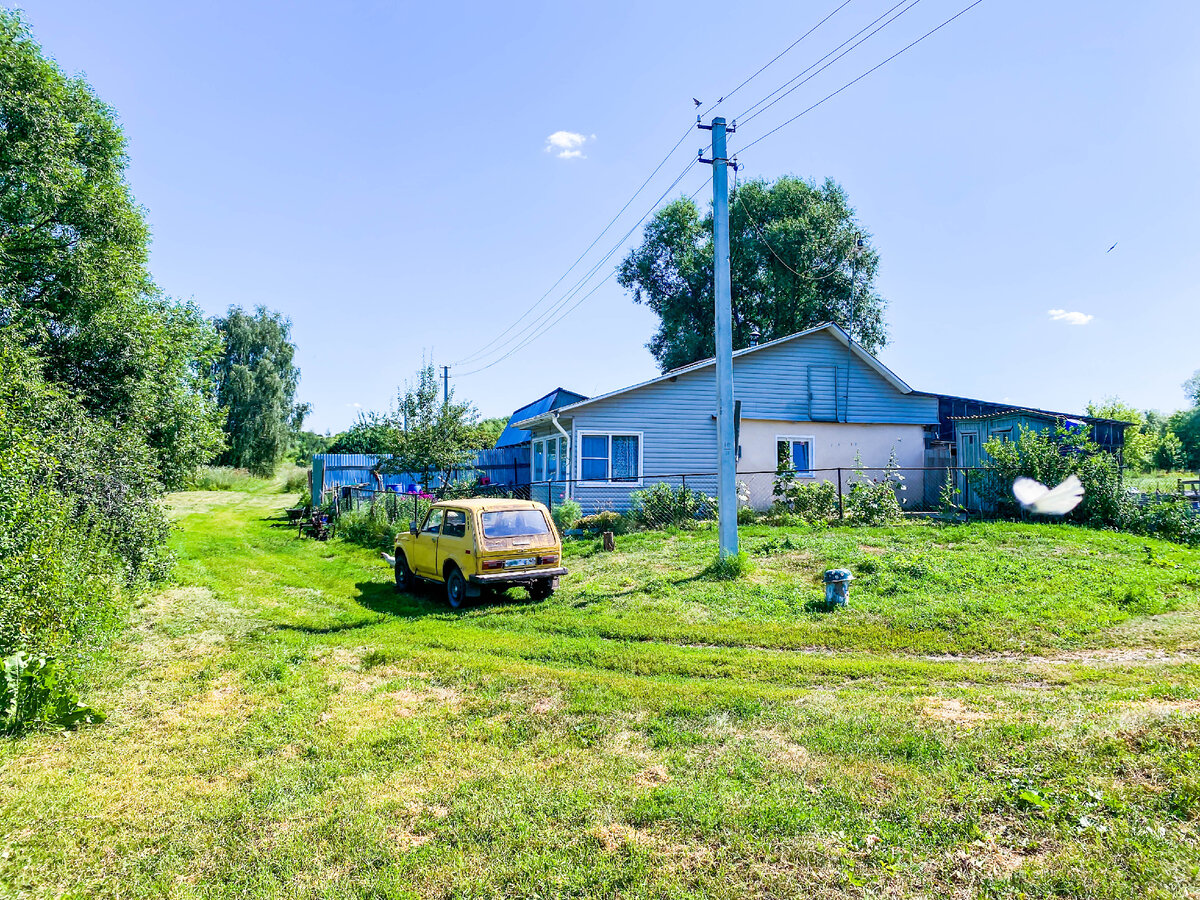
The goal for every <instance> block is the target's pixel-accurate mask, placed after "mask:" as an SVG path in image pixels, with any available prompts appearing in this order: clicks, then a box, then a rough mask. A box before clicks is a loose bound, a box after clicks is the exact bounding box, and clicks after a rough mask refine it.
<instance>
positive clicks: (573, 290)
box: [464, 160, 695, 374]
mask: <svg viewBox="0 0 1200 900" xmlns="http://www.w3.org/2000/svg"><path fill="white" fill-rule="evenodd" d="M694 162H695V160H689V161H688V163H687V165H685V166H684V168H683V171H681V172H680V173H679V175H678V176H676V178H675V180H674V181H673V182H672V184H671V187H668V188H667V191H666V192H664V194H663V195H662V196H663V197H665V196H666V193H669V192H670V190H671V188H673V187H674V186H675V185H676V184H678V183H679V182H680V180H682V178H683V176H684V175H686V174H687V172H688V170H689V169H690V168H691V166H692V164H693V163H694ZM661 200H662V197H660V198H659V200H656V201H655V202H654V204H652V205H651V207H650V209H648V210H647V211H646V212H645V213H644V214H643V215H642V218H641V219H639V220H638V221H637V223H635V224H634V225H633V228H631V229H630V230H629V231H628V232H626V234H624V235H623V236H622V237H620V238H618V239H617V242H616V243H615V244H613V246H612V247H610V248H609V250H608V252H607V253H605V254H604V255H603V256H602V257H600V259H598V260H597V261H596V262H595V263H593V264H592V266H591V268H589V269H588V270H587V271H586V272H584V273H583V275H581V276H580V277H579V279H578V280H577V281H576V282H575V283H574V284H573V285H572V286H571V287H570V288H569V289H568V290H567V291H566V293H565V294H564V295H563V296H561V297H559V298H558V299H557V300H556V301H555V302H554V303H553V304H551V305H550V306H549V307H547V308H546V309H545V310H543V311H542V312H541V313H540V314H539V315H538V316H537V317H536V318H534V319H532V320H531V321H530V322H529V324H528V325H527V326H526V328H525V329H523V330H522V332H520V333H518V334H515V335H513V336H512V337H509V338H508V339H507V340H505V341H503V342H502V343H501V344H499V345H498V346H497V347H495V348H494V349H493V350H491V351H490V352H488V353H485V354H483V357H481V358H487V357H488V356H494V355H495V354H497V353H501V352H503V350H504V348H505V347H506V346H508V345H510V344H512V343H513V342H514V341H522V340H523V339H524V338H525V337H526V336H527V335H528V334H529V333H530V332H531V331H534V330H536V329H538V328H539V327H540V325H541V323H543V322H544V321H545V320H546V319H547V318H549V317H550V316H553V315H554V314H555V313H556V312H558V310H560V309H562V307H563V306H564V305H566V304H567V303H568V302H570V301H571V300H572V299H573V298H574V297H575V296H576V295H577V294H578V293H579V292H580V291H581V290H583V288H584V286H585V285H586V284H587V282H589V281H590V280H591V279H592V278H593V276H595V274H596V273H597V272H598V271H599V270H600V268H601V267H603V265H604V264H605V263H606V262H608V260H609V259H611V258H612V256H613V255H614V254H615V253H616V252H617V251H618V250H620V249H621V247H622V246H623V244H624V242H625V241H626V240H627V239H628V237H629V235H630V234H632V233H633V230H634V229H636V228H637V226H638V225H639V224H641V223H642V222H644V221H645V220H646V217H647V216H649V215H650V213H651V212H653V211H654V209H655V208H657V205H658V203H659V202H660V201H661ZM488 365H489V366H490V365H492V364H491V363H489V364H488ZM484 368H486V367H484ZM478 371H482V369H473V370H471V373H474V372H478ZM471 373H464V374H471Z"/></svg>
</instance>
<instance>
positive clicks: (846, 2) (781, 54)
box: [700, 0, 854, 117]
mask: <svg viewBox="0 0 1200 900" xmlns="http://www.w3.org/2000/svg"><path fill="white" fill-rule="evenodd" d="M853 2H854V0H844V2H843V3H842V4H841V5H840V6H838V7H837V8H836V9H834V11H833V12H831V13H829V14H828V15H827V16H825V18H823V19H822V20H821V21H820V22H818V23H817V24H816V25H814V26H813V27H812V28H810V29H808V31H806V32H804V34H802V35H800V37H798V38H796V39H795V40H794V41H792V42H791V43H790V44H788V45H787V46H786V47H785V48H783V50H782V51H780V52H779V53H778V54H777V55H776V56H775V58H774V59H772V60H771V61H770V62H768V63H767V64H766V65H765V66H763V67H762V68H760V69H759V70H758V71H757V72H755V73H754V74H753V75H751V76H750V77H749V78H747V79H746V80H745V81H743V82H742V83H741V84H739V85H738V86H737V87H735V88H734V89H733V90H732V91H730V92H729V93H728V94H725V95H724V96H723V97H721V99H720V100H718V101H717V102H716V103H713V104H711V105H709V107H708V108H707V109H705V110H704V111H703V112H701V113H700V115H701V117H703V116H707V115H708V114H709V113H710V112H712V111H713V110H714V109H716V108H717V107H718V106H720V105H721V104H722V103H724V102H725V101H726V100H728V99H729V98H730V97H732V96H733V95H734V94H736V93H737V92H738V91H740V90H741V89H742V88H744V87H745V86H746V85H748V84H749V83H750V82H752V81H753V80H754V79H755V78H757V77H758V76H759V75H761V74H762V73H763V72H765V71H767V69H769V68H770V67H771V66H773V65H775V63H777V62H779V60H781V59H782V58H783V57H784V56H786V55H787V54H788V53H790V52H791V50H792V48H794V47H795V46H796V45H797V44H799V43H800V42H801V41H803V40H804V39H805V38H806V37H808V36H809V35H810V34H812V33H813V32H814V31H816V30H817V29H818V28H820V27H821V26H822V25H824V24H825V23H826V22H828V21H829V20H830V19H832V18H833V17H834V16H836V15H837V14H838V13H840V12H841V11H842V10H843V9H845V8H846V7H847V6H849V5H850V4H851V3H853Z"/></svg>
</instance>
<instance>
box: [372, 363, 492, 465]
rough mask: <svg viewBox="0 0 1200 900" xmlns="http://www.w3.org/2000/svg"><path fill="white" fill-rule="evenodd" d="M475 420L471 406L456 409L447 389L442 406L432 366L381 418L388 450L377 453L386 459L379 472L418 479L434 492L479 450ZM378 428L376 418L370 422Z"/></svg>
mask: <svg viewBox="0 0 1200 900" xmlns="http://www.w3.org/2000/svg"><path fill="white" fill-rule="evenodd" d="M477 419H478V415H477V413H476V412H475V408H474V407H473V406H472V405H471V404H470V403H458V402H456V401H455V399H454V391H453V389H451V391H450V397H449V400H443V395H442V388H441V386H440V385H439V383H438V379H437V373H436V372H435V371H434V368H433V365H432V364H429V365H426V366H424V367H423V368H422V369H421V371H420V372H418V373H417V382H416V384H410V385H408V386H407V387H406V389H405V390H404V391H403V392H402V393H400V395H399V397H398V398H397V408H396V410H395V412H393V413H391V414H390V415H389V416H388V417H383V421H385V422H386V423H387V424H388V425H389V426H390V427H389V428H388V429H387V431H386V432H385V433H386V434H387V435H388V444H387V446H386V448H385V449H384V450H383V451H382V452H384V453H387V454H388V455H389V456H390V459H389V460H388V461H387V462H386V463H385V465H384V466H383V469H384V470H385V471H388V472H403V473H407V474H412V475H415V476H416V477H417V479H418V480H419V481H420V482H421V485H422V486H423V487H424V488H426V489H430V488H434V487H435V486H436V485H438V484H439V483H444V482H446V481H447V480H449V479H450V478H451V476H452V475H453V473H454V470H455V469H459V468H462V467H464V466H468V465H470V464H471V462H472V461H473V460H474V458H475V452H476V450H477V449H478V448H479V431H478V426H477ZM374 421H375V422H376V423H379V422H380V417H376V418H375V419H374Z"/></svg>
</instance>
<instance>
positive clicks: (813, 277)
mask: <svg viewBox="0 0 1200 900" xmlns="http://www.w3.org/2000/svg"><path fill="white" fill-rule="evenodd" d="M733 196H734V199H735V200H736V201H737V205H738V206H740V207H741V209H742V212H744V213H745V214H746V218H748V219H749V220H750V225H751V227H752V228H753V229H754V231H755V233H756V234H757V235H758V236H759V239H760V240H762V242H763V246H765V247H766V248H767V250H769V251H770V253H771V255H772V256H773V257H775V258H776V259H777V260H779V264H780V265H781V266H783V267H784V268H785V269H787V270H788V271H789V272H791V273H792V274H793V275H795V276H796V277H797V278H802V279H804V280H805V281H824V280H825V279H826V278H832V277H833V276H834V275H837V274H838V273H839V272H841V271H842V264H843V263H844V262H845V260H842V262H839V263H838V264H837V266H836V267H835V268H833V269H831V270H830V271H828V272H826V273H825V274H824V275H805V274H802V273H800V272H797V271H796V270H795V269H793V268H792V267H791V266H789V265H788V264H787V261H786V260H785V259H784V258H783V257H782V256H780V255H779V254H778V253H777V252H776V251H775V248H774V247H773V246H771V242H770V241H769V240H767V236H766V234H765V233H764V232H763V230H762V228H761V227H760V226H759V223H758V220H757V219H755V218H754V214H753V213H751V212H750V207H749V206H747V205H746V204H745V202H743V200H742V195H741V194H740V193H737V175H736V174H735V175H734V195H733Z"/></svg>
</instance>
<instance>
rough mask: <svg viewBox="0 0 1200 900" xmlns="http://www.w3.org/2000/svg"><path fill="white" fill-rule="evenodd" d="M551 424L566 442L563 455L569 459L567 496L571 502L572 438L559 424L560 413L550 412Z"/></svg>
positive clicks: (560, 462)
mask: <svg viewBox="0 0 1200 900" xmlns="http://www.w3.org/2000/svg"><path fill="white" fill-rule="evenodd" d="M550 424H551V425H553V426H554V428H555V430H556V431H557V432H558V433H559V434H561V435H562V436H563V441H564V442H565V446H566V453H564V454H562V455H563V456H565V457H566V458H567V478H566V482H567V486H566V494H567V499H568V500H570V499H571V463H570V459H571V436H570V435H569V434H567V433H566V431H564V430H563V427H562V426H561V425H559V424H558V413H557V412H556V411H554V410H551V412H550ZM561 471H562V460H561V459H560V460H559V472H561Z"/></svg>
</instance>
